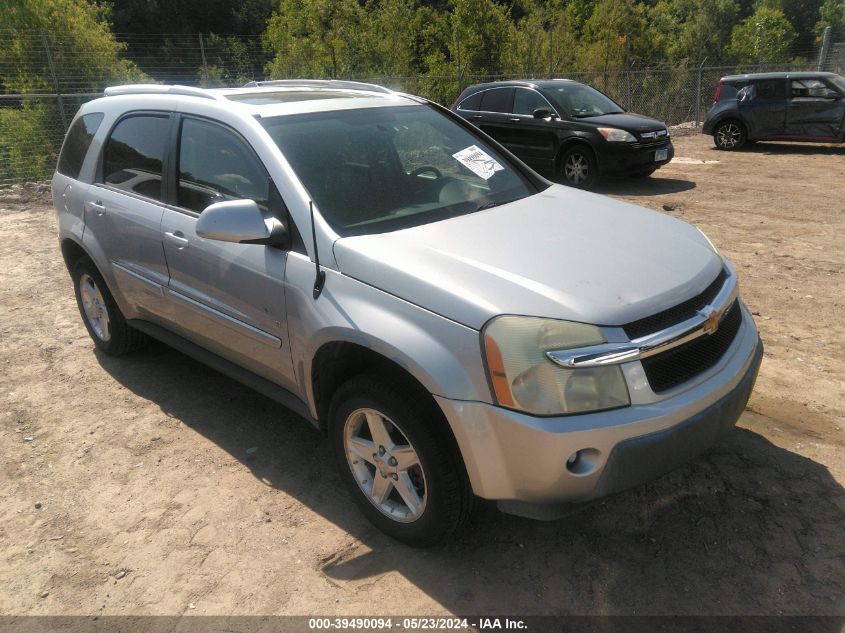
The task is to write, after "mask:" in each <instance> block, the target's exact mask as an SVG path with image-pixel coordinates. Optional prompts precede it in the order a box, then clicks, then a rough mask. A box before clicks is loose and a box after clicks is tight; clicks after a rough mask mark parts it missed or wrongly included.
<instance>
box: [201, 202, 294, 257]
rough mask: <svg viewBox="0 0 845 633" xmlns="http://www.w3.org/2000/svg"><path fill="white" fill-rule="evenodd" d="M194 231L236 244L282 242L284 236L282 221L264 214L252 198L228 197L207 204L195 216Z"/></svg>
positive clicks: (280, 244) (285, 239) (282, 243)
mask: <svg viewBox="0 0 845 633" xmlns="http://www.w3.org/2000/svg"><path fill="white" fill-rule="evenodd" d="M196 231H197V235H199V236H200V237H204V238H206V239H209V240H218V241H220V242H235V243H236V244H264V245H266V246H283V245H284V244H285V243H286V242H287V239H288V231H287V228H286V227H285V225H284V224H283V223H282V222H281V221H279V220H278V219H276V218H273V217H265V215H264V214H263V213H261V209H259V208H258V205H257V204H256V203H255V201H254V200H228V201H226V202H216V203H214V204H211V205H209V206H207V207H206V208H205V209H204V210H203V212H202V213H200V217H199V219H198V220H197V227H196Z"/></svg>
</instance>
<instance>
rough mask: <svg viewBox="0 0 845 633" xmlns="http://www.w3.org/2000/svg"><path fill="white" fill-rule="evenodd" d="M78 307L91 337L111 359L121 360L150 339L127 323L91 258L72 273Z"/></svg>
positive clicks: (74, 267)
mask: <svg viewBox="0 0 845 633" xmlns="http://www.w3.org/2000/svg"><path fill="white" fill-rule="evenodd" d="M71 277H72V279H73V290H74V293H75V294H76V305H77V306H78V307H79V314H80V315H81V316H82V322H83V323H84V324H85V328H86V329H87V330H88V334H89V335H90V336H91V338H92V339H93V341H94V344H95V345H96V346H97V349H99V350H102V351H103V352H104V353H106V354H108V355H110V356H122V355H123V354H127V353H129V352H131V351H133V350H135V349H137V348H139V347H141V346H142V345H143V344H144V343H146V341H147V337H146V336H145V335H144V334H143V333H141V332H139V331H138V330H136V329H134V328H132V327H130V326H129V325H127V323H126V319H125V318H124V317H123V313H121V311H120V308H118V307H117V303H115V300H114V297H112V294H111V292H109V289H108V286H107V285H106V282H105V281H104V280H103V276H102V275H101V274H100V271H99V270H97V267H96V266H95V265H94V264H93V262H92V261H91V260H90V259H88V258H82V259H80V260H78V261H77V262H76V263H75V264H74V265H73V268H72V269H71Z"/></svg>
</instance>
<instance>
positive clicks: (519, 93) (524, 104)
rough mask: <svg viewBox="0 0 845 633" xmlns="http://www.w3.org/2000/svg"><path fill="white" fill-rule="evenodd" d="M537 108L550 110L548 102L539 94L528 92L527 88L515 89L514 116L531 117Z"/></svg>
mask: <svg viewBox="0 0 845 633" xmlns="http://www.w3.org/2000/svg"><path fill="white" fill-rule="evenodd" d="M537 108H548V109H549V110H551V108H550V106H549V103H548V101H546V100H545V99H544V98H543V97H542V96H541V95H540V93H538V92H534V91H533V90H528V89H527V88H517V89H516V95H515V96H514V99H513V113H514V114H523V115H528V116H531V115H533V114H534V110H536V109H537Z"/></svg>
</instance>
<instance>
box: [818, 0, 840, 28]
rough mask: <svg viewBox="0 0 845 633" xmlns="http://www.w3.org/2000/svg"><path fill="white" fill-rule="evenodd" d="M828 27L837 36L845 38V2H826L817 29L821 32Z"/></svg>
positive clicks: (826, 0) (828, 0) (821, 8)
mask: <svg viewBox="0 0 845 633" xmlns="http://www.w3.org/2000/svg"><path fill="white" fill-rule="evenodd" d="M826 26H829V27H832V29H833V31H834V33H836V34H837V36H839V37H843V36H845V0H824V2H823V3H822V5H821V7H820V8H819V21H818V23H817V24H816V29H817V30H819V31H821V30H822V29H824V27H826Z"/></svg>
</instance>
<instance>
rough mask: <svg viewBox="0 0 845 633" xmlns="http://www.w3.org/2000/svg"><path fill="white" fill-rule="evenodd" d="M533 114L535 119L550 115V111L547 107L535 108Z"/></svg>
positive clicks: (546, 117) (545, 117)
mask: <svg viewBox="0 0 845 633" xmlns="http://www.w3.org/2000/svg"><path fill="white" fill-rule="evenodd" d="M533 114H534V118H535V119H548V118H549V117H551V116H552V111H551V110H549V109H548V108H537V109H536V110H534V113H533Z"/></svg>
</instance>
